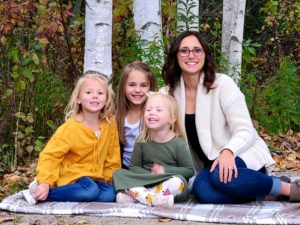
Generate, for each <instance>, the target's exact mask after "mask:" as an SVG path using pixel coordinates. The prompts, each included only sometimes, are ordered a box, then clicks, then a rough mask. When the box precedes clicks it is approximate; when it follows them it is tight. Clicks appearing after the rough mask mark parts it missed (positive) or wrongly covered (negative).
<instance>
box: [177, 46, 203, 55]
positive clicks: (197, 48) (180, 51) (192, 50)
mask: <svg viewBox="0 0 300 225" xmlns="http://www.w3.org/2000/svg"><path fill="white" fill-rule="evenodd" d="M200 49H201V52H200V53H196V54H195V51H196V50H200ZM182 50H188V51H189V53H188V54H184V55H182V54H183V52H182ZM177 52H178V54H179V55H180V56H182V57H187V56H189V55H190V54H191V52H193V54H194V56H200V55H203V53H204V52H205V51H204V49H203V48H200V47H195V48H193V49H189V48H182V49H178V51H177Z"/></svg>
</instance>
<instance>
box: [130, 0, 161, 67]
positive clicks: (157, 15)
mask: <svg viewBox="0 0 300 225" xmlns="http://www.w3.org/2000/svg"><path fill="white" fill-rule="evenodd" d="M134 26H135V30H136V32H137V34H138V36H139V38H140V41H141V42H140V43H141V45H140V46H141V49H142V59H143V60H144V61H146V62H148V63H154V64H156V63H158V62H160V63H161V62H162V61H163V47H162V30H161V29H162V19H161V1H160V0H134ZM153 44H154V45H155V46H156V48H153V47H152V48H151V45H152V46H153Z"/></svg>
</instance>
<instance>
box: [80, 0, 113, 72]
mask: <svg viewBox="0 0 300 225" xmlns="http://www.w3.org/2000/svg"><path fill="white" fill-rule="evenodd" d="M112 4H113V2H112V0H104V1H95V0H86V7H85V9H86V12H85V51H84V73H85V72H87V71H95V72H99V73H101V74H103V75H105V76H107V77H110V76H111V74H112Z"/></svg>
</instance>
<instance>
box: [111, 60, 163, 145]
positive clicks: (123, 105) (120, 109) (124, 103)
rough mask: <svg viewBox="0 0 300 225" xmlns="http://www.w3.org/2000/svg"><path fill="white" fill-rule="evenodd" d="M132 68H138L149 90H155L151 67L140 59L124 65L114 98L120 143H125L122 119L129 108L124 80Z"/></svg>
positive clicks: (125, 80)
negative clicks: (146, 80)
mask: <svg viewBox="0 0 300 225" xmlns="http://www.w3.org/2000/svg"><path fill="white" fill-rule="evenodd" d="M133 70H138V71H140V72H142V73H144V74H145V75H146V76H147V78H148V81H149V84H150V91H156V90H157V85H156V78H155V76H154V75H153V73H152V72H151V69H150V67H149V66H148V64H146V63H144V62H141V61H134V62H132V63H130V64H128V65H126V66H125V68H124V69H123V71H122V74H121V77H120V80H119V85H118V89H117V98H116V119H117V127H118V132H119V139H120V143H121V144H125V143H126V140H125V136H124V121H125V117H126V114H127V112H128V110H129V102H128V99H127V97H126V91H125V88H126V82H127V79H128V76H129V74H130V72H131V71H133ZM144 104H145V103H144Z"/></svg>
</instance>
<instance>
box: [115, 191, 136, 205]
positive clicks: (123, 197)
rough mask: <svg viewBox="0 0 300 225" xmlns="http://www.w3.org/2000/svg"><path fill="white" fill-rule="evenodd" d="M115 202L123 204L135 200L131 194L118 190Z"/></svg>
mask: <svg viewBox="0 0 300 225" xmlns="http://www.w3.org/2000/svg"><path fill="white" fill-rule="evenodd" d="M116 202H117V203H122V204H124V203H133V202H135V201H134V199H133V198H132V197H131V196H129V195H127V194H125V193H122V192H119V193H117V195H116Z"/></svg>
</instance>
